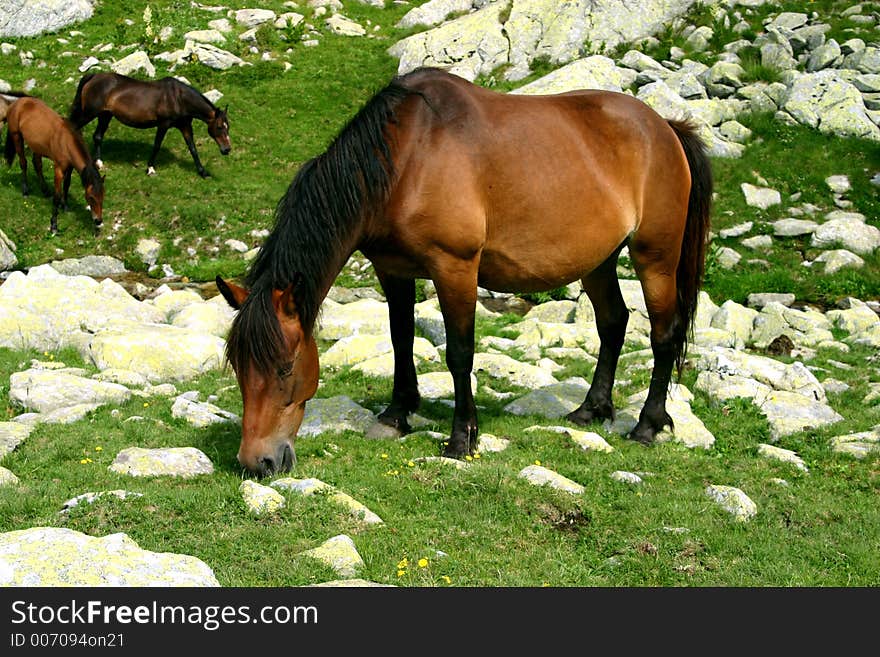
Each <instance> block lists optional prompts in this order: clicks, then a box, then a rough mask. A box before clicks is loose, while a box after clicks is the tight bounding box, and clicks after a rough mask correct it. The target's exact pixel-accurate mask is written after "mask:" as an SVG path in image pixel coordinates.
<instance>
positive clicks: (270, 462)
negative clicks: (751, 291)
mask: <svg viewBox="0 0 880 657" xmlns="http://www.w3.org/2000/svg"><path fill="white" fill-rule="evenodd" d="M711 194H712V175H711V170H710V165H709V160H708V158H707V157H706V154H705V149H704V146H703V144H702V142H701V141H700V139H699V138H698V137H697V136H696V134H695V133H694V131H693V129H692V128H691V127H690V126H688V125H686V124H685V123H681V122H675V121H666V120H664V119H663V118H661V117H660V116H659V115H658V114H657V113H656V112H654V110H652V109H651V108H650V107H648V106H647V105H645V104H644V103H642V102H641V101H639V100H636V99H634V98H632V97H631V96H628V95H624V94H619V93H612V92H606V91H589V90H585V91H577V92H571V93H566V94H560V95H554V96H542V97H536V96H519V95H506V94H500V93H496V92H493V91H489V90H487V89H483V88H481V87H479V86H475V85H473V84H471V83H469V82H467V81H465V80H463V79H462V78H459V77H456V76H454V75H450V74H448V73H445V72H442V71H439V70H436V69H422V70H419V71H414V72H413V73H410V74H408V75H405V76H403V77H399V78H396V79H394V80H393V81H392V82H391V83H390V84H389V85H388V86H387V87H386V88H385V89H383V90H382V91H380V92H379V93H378V94H376V95H375V96H374V97H373V98H372V99H371V100H370V101H369V102H368V103H367V105H366V106H365V107H364V108H363V109H362V110H361V111H360V112H359V113H358V114H357V115H356V116H355V117H354V118H353V119H352V120H351V122H350V123H349V124H348V125H347V126H346V127H345V128H344V129H343V130H342V131H341V133H340V134H339V135H338V136H337V138H336V139H335V141H334V142H333V143H332V144H331V145H330V147H329V148H328V149H327V151H326V152H325V153H323V154H321V155H319V156H318V157H316V158H314V159H312V160H310V161H309V162H307V163H306V164H304V165H303V167H302V168H301V169H300V171H299V172H298V173H297V175H296V177H295V178H294V180H293V182H292V183H291V185H290V187H289V188H288V190H287V192H286V194H285V195H284V197H283V198H282V199H281V200H280V202H279V204H278V207H277V210H276V221H275V227H274V230H273V232H272V234H271V235H270V236H269V238H268V239H267V240H266V242H265V244H264V246H263V248H262V250H261V252H260V254H259V256H258V257H257V258H256V260H255V261H254V262H253V264H252V266H251V269H250V271H249V273H248V275H247V278H246V281H245V286H244V287H241V286H238V285H234V284H232V283H229V282H226V281H224V280H223V279H221V278H219V277H218V279H217V284H218V287H219V288H220V290H221V292H222V293H223V295H224V296H225V298H226V299H227V301H228V302H229V303H230V304H231V305H232V306H233V307H235V308H238V309H239V311H238V314H237V316H236V318H235V320H234V322H233V325H232V329H231V331H230V334H229V339H228V343H227V358H228V360H229V362H230V363H231V365H232V367H233V369H234V370H235V373H236V376H237V378H238V383H239V386H240V388H241V394H242V399H243V403H244V417H243V425H242V437H241V446H240V449H239V453H238V459H239V461H240V462H241V463H242V465H244V466H245V467H246V468H247V469H248V470H250V471H252V472H254V473H256V474H259V475H266V474H268V473H271V472H275V471H284V470H287V469H289V468H290V466H291V464H292V463H293V460H294V452H293V439H294V437H295V436H296V433H297V431H298V429H299V425H300V423H301V421H302V418H303V412H304V408H305V403H306V401H307V400H308V399H309V398H311V397H312V395H314V393H315V391H316V388H317V381H318V352H317V349H316V346H315V341H314V337H313V333H314V330H315V323H316V318H317V315H318V311H319V308H320V306H321V303H322V301H323V299H324V297H325V295H326V294H327V291H328V290H329V288H330V286H331V284H332V283H333V282H334V279H335V278H336V276H337V275H338V273H339V272H340V270H341V269H342V267H343V266H344V265H345V263H346V261H347V260H348V258H349V256H351V254H352V253H353V252H354V251H355V250H360V251H361V252H362V253H363V254H364V255H365V256H366V257H367V258H369V260H370V261H371V262H372V264H373V266H374V267H375V270H376V274H377V276H378V278H379V281H380V283H381V284H382V287H383V289H384V292H385V295H386V298H387V300H388V308H389V313H390V318H391V339H392V343H393V346H394V356H395V368H394V388H393V394H392V399H391V403H390V405H389V406H388V407H387V409H386V410H385V411H384V412H383V413H382V414H381V415H380V416H379V419H380V421H381V422H383V423H385V424H388V425H390V426H392V427H396V428H397V429H398V430H400V431H401V432H406V431H408V430H409V425H408V423H407V416H408V414H409V413H410V412H412V411H414V410H415V409H416V408H417V407H418V404H419V392H418V387H417V381H416V371H415V367H414V364H413V335H414V319H413V304H414V301H415V280H414V279H416V278H430V279H432V280H433V281H434V284H435V286H436V289H437V296H438V297H439V301H440V308H441V311H442V313H443V318H444V321H445V325H446V339H447V346H446V363H447V366H448V367H449V370H450V372H451V373H452V377H453V380H454V385H455V411H454V416H453V421H452V432H451V436H450V439H449V441H448V443H447V446H446V449H445V454H446V455H447V456H453V457H461V456H463V455H466V454H469V453H472V452H473V451H474V449H475V448H476V446H477V437H478V430H477V413H476V407H475V405H474V399H473V394H472V391H471V386H470V373H471V369H472V366H473V354H474V310H475V304H476V300H477V286H478V285H481V286H483V287H486V288H489V289H491V290H499V291H513V292H529V291H538V290H549V289H553V288H556V287H559V286H561V285H564V284H566V283H569V282H571V281H575V280H580V281H581V282H582V284H583V287H584V289H585V290H586V293H587V295H588V296H589V298H590V300H591V302H592V304H593V306H594V308H595V312H596V323H597V326H598V331H599V335H600V337H601V347H600V350H599V358H598V363H597V365H596V370H595V373H594V376H593V382H592V386H591V387H590V390H589V392H588V394H587V396H586V398H585V400H584V402H583V403H582V404H581V405H580V407H579V408H577V409H576V410H575V411H573V412H572V413H570V414H569V415H568V416H567V418H568V420H570V421H571V422H574V423H576V424H586V423H589V422H593V421H596V420H602V419H605V418H609V417H612V415H613V406H612V401H611V390H612V385H613V382H614V374H615V370H616V367H617V361H618V356H619V355H620V350H621V347H622V345H623V342H624V335H625V332H626V324H627V319H628V312H627V307H626V305H625V303H624V301H623V297H622V295H621V292H620V286H619V284H618V282H617V276H616V262H617V257H618V254H619V253H620V250H621V249H622V248H623V246H624V245H629V253H630V258H631V260H632V263H633V266H634V268H635V271H636V272H637V274H638V276H639V279H640V281H641V284H642V289H643V291H644V295H645V301H646V305H647V309H648V314H649V316H650V322H651V346H652V348H653V351H654V370H653V373H652V376H651V383H650V388H649V394H648V398H647V401H646V402H645V405H644V407H643V409H642V412H641V415H640V418H639V421H638V424H637V425H636V427H635V428H634V429H633V431H632V432H631V433H630V436H629V437H630V438H632V439H634V440H637V441H639V442H642V443H645V444H649V443H651V442H652V441H653V440H654V436H655V434H656V433H657V432H658V431H660V430H662V429H663V428H664V426H666V425H669V424H671V418H670V417H669V415H668V414H667V412H666V394H667V389H668V385H669V382H670V378H671V374H672V370H673V367H674V366H676V365H677V366H678V367H679V369H680V367H681V365H682V362H683V358H684V353H685V348H686V341H687V335H688V331H689V329H690V328H691V325H692V322H693V317H694V313H695V307H696V302H697V294H698V291H699V288H700V285H701V281H702V274H703V266H704V257H705V248H706V238H707V233H708V227H709V209H710V200H711Z"/></svg>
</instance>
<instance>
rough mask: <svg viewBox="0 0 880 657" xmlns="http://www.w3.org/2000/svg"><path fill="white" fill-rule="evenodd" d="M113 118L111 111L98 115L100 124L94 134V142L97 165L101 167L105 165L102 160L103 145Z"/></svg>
mask: <svg viewBox="0 0 880 657" xmlns="http://www.w3.org/2000/svg"><path fill="white" fill-rule="evenodd" d="M112 120H113V115H112V114H111V113H110V112H103V113H102V114H99V115H98V125H97V126H96V127H95V134H94V135H92V144H93V149H92V150H93V151H94V158H95V166H96V167H98V168H99V169H102V168H103V167H104V163H103V162H102V161H101V146H102V145H103V143H104V134H105V133H106V132H107V128H108V127H109V126H110V121H112Z"/></svg>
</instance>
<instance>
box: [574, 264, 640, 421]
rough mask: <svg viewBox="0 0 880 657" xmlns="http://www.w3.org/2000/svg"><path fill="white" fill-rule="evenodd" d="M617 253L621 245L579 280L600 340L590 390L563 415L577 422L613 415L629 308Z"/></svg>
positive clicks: (602, 418)
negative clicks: (620, 282) (613, 394)
mask: <svg viewBox="0 0 880 657" xmlns="http://www.w3.org/2000/svg"><path fill="white" fill-rule="evenodd" d="M619 253H620V249H618V250H616V251H615V252H614V253H613V254H612V255H611V256H610V257H609V258H608V259H607V260H606V261H605V262H603V263H602V264H601V265H599V267H597V268H596V269H595V270H593V271H592V272H591V273H590V274H589V275H588V276H586V277H585V278H584V279H583V280H582V281H581V283H582V284H583V286H584V291H585V292H586V293H587V296H588V297H589V298H590V302H591V303H592V304H593V310H594V311H595V313H596V328H597V329H598V331H599V339H600V341H601V342H600V345H599V360H598V362H597V363H596V370H595V372H594V373H593V381H592V383H591V384H590V390H589V392H588V393H587V396H586V398H585V399H584V402H583V403H582V404H581V405H580V406H579V407H578V408H576V409H575V410H574V411H572V412H571V413H569V414H568V415H567V416H566V418H567V419H569V420H571V421H572V422H574V423H576V424H589V423H590V422H593V421H595V420H604V419H606V418H612V419H613V417H614V406H613V404H612V402H611V389H612V387H613V386H614V374H615V372H616V371H617V361H618V359H619V358H620V350H621V349H622V348H623V341H624V338H625V336H626V324H627V322H628V321H629V311H628V310H627V308H626V304H625V303H624V301H623V295H622V294H621V293H620V284H619V283H618V282H617V256H618V254H619Z"/></svg>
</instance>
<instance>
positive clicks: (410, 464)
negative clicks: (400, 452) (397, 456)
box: [406, 461, 416, 468]
mask: <svg viewBox="0 0 880 657" xmlns="http://www.w3.org/2000/svg"><path fill="white" fill-rule="evenodd" d="M406 464H407V465H408V466H409V467H411V468H412V467H415V465H416V464H415V463H413V462H412V461H407V462H406Z"/></svg>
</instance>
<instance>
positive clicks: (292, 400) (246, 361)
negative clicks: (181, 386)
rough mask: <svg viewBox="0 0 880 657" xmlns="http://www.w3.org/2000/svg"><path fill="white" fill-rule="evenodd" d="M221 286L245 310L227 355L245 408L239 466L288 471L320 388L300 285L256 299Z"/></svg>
mask: <svg viewBox="0 0 880 657" xmlns="http://www.w3.org/2000/svg"><path fill="white" fill-rule="evenodd" d="M217 287H218V289H219V290H220V293H221V294H222V295H223V297H224V298H225V299H226V301H227V302H228V303H229V305H230V306H232V307H233V308H234V309H236V310H239V314H238V315H237V316H236V319H235V321H234V322H233V325H232V329H231V330H230V333H229V338H228V341H227V350H226V354H227V359H228V360H229V362H230V364H231V365H232V367H233V369H234V370H235V376H236V378H237V379H238V386H239V388H240V390H241V399H242V403H243V406H244V412H243V416H242V426H241V445H240V447H239V450H238V461H239V463H241V464H242V465H243V466H244V467H245V468H247V470H249V471H250V472H251V473H253V474H256V475H259V476H261V477H262V476H266V475H269V474H272V473H273V472H287V471H289V470H290V468H291V466H292V465H293V464H294V463H295V462H296V452H295V451H294V444H293V443H294V439H295V438H296V434H297V432H298V431H299V427H300V424H301V423H302V419H303V414H304V413H305V404H306V402H307V401H308V400H309V399H311V398H312V397H313V396H314V394H315V391H316V390H317V388H318V347H317V345H316V344H315V340H314V338H313V337H312V335H311V333H310V332H307V331H305V330H304V329H303V326H302V324H301V323H300V319H299V314H298V312H297V309H296V302H295V300H294V290H295V289H296V282H294V283H292V284H291V285H289V286H288V287H287V288H286V289H284V290H271V292H270V293H268V294H255V295H251V294H250V291H249V290H247V289H245V288H243V287H240V286H238V285H235V284H233V283H229V282H227V281H224V280H223V279H222V278H220V277H219V276H218V277H217Z"/></svg>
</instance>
